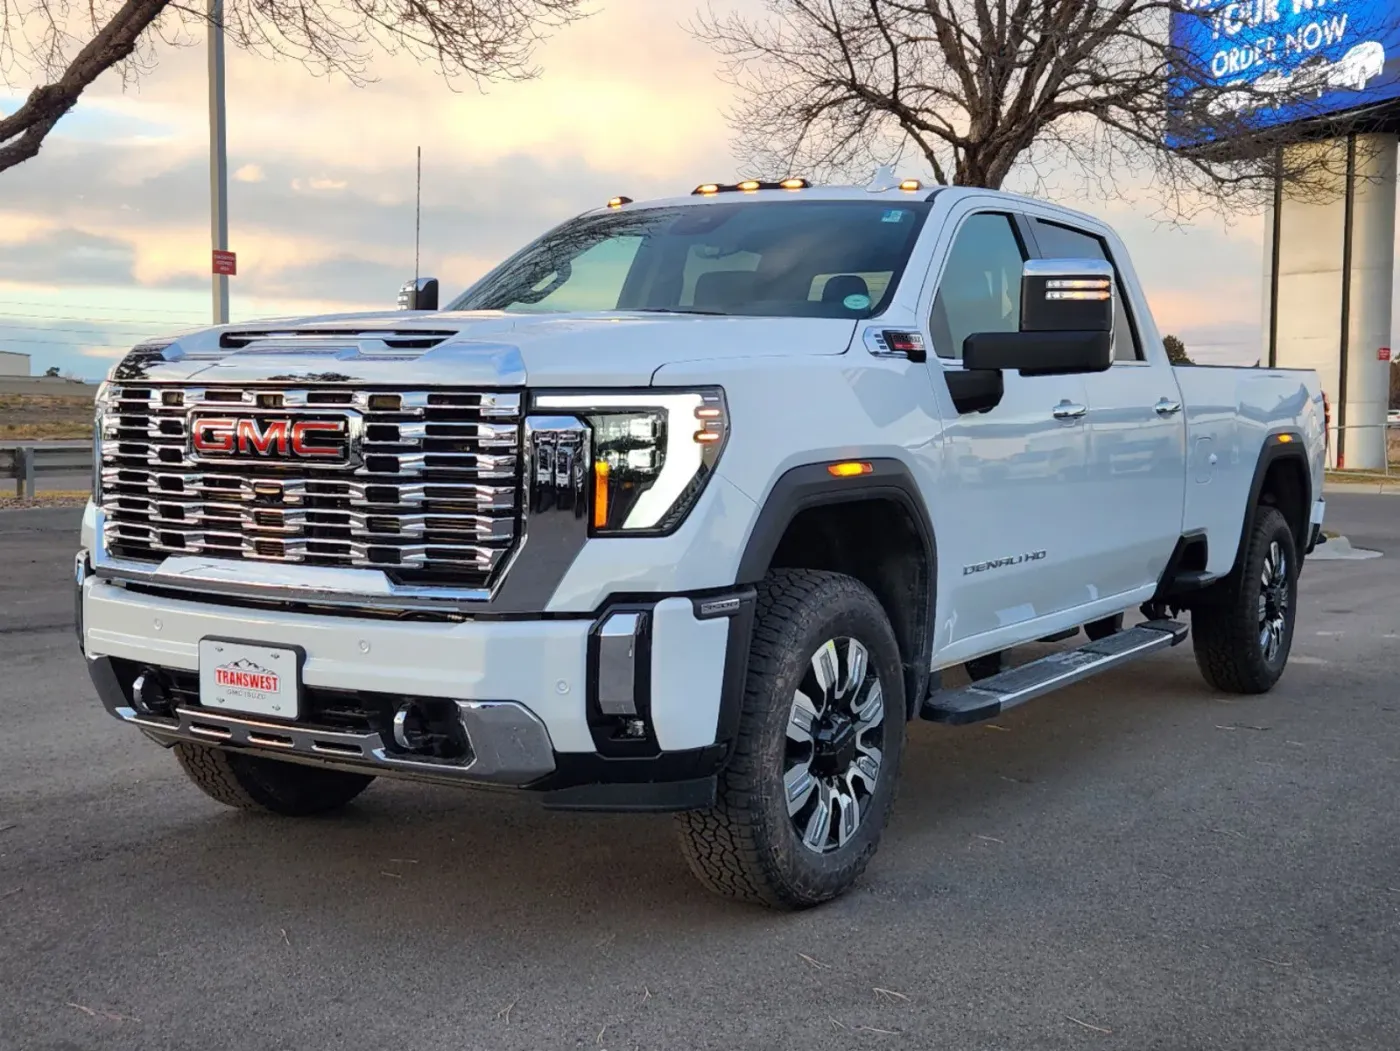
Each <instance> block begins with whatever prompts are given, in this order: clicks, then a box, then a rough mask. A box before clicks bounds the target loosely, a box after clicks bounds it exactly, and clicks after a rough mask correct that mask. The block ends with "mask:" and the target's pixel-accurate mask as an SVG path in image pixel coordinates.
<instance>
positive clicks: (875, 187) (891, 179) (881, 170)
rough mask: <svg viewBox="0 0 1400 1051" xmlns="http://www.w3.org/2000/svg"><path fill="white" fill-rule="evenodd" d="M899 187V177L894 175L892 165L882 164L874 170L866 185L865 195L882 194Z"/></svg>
mask: <svg viewBox="0 0 1400 1051" xmlns="http://www.w3.org/2000/svg"><path fill="white" fill-rule="evenodd" d="M898 185H899V176H898V175H896V174H895V173H894V165H893V164H882V165H880V167H878V168H876V169H875V174H874V176H872V177H871V179H870V182H868V183H866V186H865V192H866V193H883V192H884V191H885V190H893V189H894V188H895V187H897V186H898Z"/></svg>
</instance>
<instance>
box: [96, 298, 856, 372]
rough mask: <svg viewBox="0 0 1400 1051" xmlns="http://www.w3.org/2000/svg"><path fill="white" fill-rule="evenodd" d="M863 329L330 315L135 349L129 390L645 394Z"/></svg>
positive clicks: (844, 343) (204, 332)
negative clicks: (721, 365)
mask: <svg viewBox="0 0 1400 1051" xmlns="http://www.w3.org/2000/svg"><path fill="white" fill-rule="evenodd" d="M854 333H855V323H854V322H852V321H844V320H839V319H832V318H752V317H712V316H704V315H687V314H645V315H638V314H629V313H606V314H549V315H538V316H529V315H520V314H504V313H496V312H490V313H487V312H471V313H447V312H432V313H427V312H411V313H410V312H404V311H394V312H391V313H370V314H330V315H324V316H321V317H313V318H297V319H276V320H271V321H260V322H256V323H249V324H243V325H226V326H222V327H220V328H209V329H201V330H198V331H195V332H190V333H186V334H184V335H181V336H178V337H176V338H175V339H173V340H171V341H170V342H169V343H166V341H164V340H160V341H154V342H152V343H149V344H145V345H143V346H141V347H138V348H136V349H135V350H133V351H132V352H131V354H129V355H128V356H127V357H126V359H124V360H123V361H122V362H121V363H120V364H118V365H117V366H116V367H115V368H114V369H113V370H112V378H113V379H117V380H127V381H132V380H136V381H142V380H146V381H165V382H181V381H194V382H199V383H252V382H259V381H281V382H287V383H318V382H319V383H362V384H377V383H386V384H402V383H414V384H424V385H431V386H438V385H441V386H468V387H471V386H485V387H519V386H533V387H564V386H605V387H613V386H646V385H648V384H649V383H650V382H651V379H652V375H653V374H654V373H655V372H656V370H657V369H659V368H661V366H663V365H667V364H670V363H674V362H681V361H706V360H724V359H728V358H746V357H774V356H789V355H791V356H805V355H812V354H841V353H843V352H844V351H845V350H846V348H847V347H848V346H850V342H851V338H852V336H853V335H854Z"/></svg>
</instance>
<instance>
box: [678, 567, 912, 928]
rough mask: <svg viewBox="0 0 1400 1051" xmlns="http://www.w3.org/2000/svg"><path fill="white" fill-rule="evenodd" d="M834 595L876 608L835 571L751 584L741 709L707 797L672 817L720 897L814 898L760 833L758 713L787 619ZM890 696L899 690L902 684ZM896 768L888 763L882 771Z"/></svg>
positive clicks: (780, 901)
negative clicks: (711, 799) (724, 762)
mask: <svg viewBox="0 0 1400 1051" xmlns="http://www.w3.org/2000/svg"><path fill="white" fill-rule="evenodd" d="M842 597H845V598H848V599H854V600H856V601H859V602H862V603H873V604H874V606H875V608H876V609H878V610H879V611H880V615H881V616H883V615H884V611H883V609H882V608H881V607H880V606H879V602H878V600H877V599H876V598H875V596H874V595H873V594H872V593H871V592H870V590H869V589H868V588H866V586H865V585H864V584H862V583H860V582H859V581H857V580H855V579H854V578H852V577H848V576H845V575H843V574H840V573H832V572H827V571H824V570H812V569H777V570H773V571H771V572H770V573H769V575H768V576H767V577H766V578H765V579H764V581H763V582H762V583H761V584H760V585H759V586H758V597H757V604H756V609H755V618H754V629H753V635H752V642H751V645H750V650H749V667H748V678H747V681H746V683H745V690H744V707H743V712H744V714H743V716H742V717H741V719H740V724H739V729H738V732H737V735H736V740H735V743H734V750H733V753H732V754H731V756H730V759H729V765H728V766H727V767H726V769H725V772H724V773H723V774H722V775H721V777H720V784H719V790H718V793H717V797H716V802H715V805H714V806H713V807H711V808H708V809H706V810H695V811H688V812H686V813H682V814H678V815H677V817H676V821H677V826H678V830H679V832H680V836H679V838H680V842H681V850H682V853H683V854H684V856H685V859H686V861H687V863H688V864H689V866H690V869H691V871H692V872H693V873H694V874H695V876H696V878H698V879H699V880H700V882H701V883H702V884H704V885H705V886H706V887H707V888H709V889H710V890H711V891H713V892H715V893H717V894H720V895H722V896H724V897H727V898H731V899H735V900H739V901H745V902H750V903H753V904H760V905H767V906H770V907H774V908H783V909H791V908H800V907H804V906H807V905H811V904H815V903H816V901H815V900H814V899H813V896H812V895H810V894H807V893H803V892H800V891H797V890H796V889H795V888H791V887H789V886H788V882H787V880H786V879H785V878H784V877H783V875H782V874H781V873H780V872H779V870H778V867H777V865H776V864H775V853H774V851H775V848H776V846H777V845H776V844H772V843H768V842H765V841H764V839H765V838H766V837H763V836H762V831H763V825H762V823H761V822H760V821H759V820H757V818H756V816H755V809H756V807H757V801H756V799H755V795H756V794H757V792H758V791H759V783H758V782H759V777H760V776H761V773H762V771H761V754H762V750H763V745H762V734H763V731H764V726H763V720H762V719H761V718H760V717H759V716H760V715H761V714H762V713H761V708H762V706H763V705H764V703H765V702H766V699H767V698H768V697H769V696H770V695H771V684H772V681H773V679H774V678H776V677H777V675H778V674H780V669H781V665H782V663H783V661H784V659H785V657H786V656H787V653H786V651H785V649H784V647H785V645H786V644H787V643H788V641H789V636H790V635H791V634H792V630H793V628H792V625H794V624H796V623H798V622H799V621H800V619H801V618H802V616H803V615H804V612H805V611H810V610H812V609H813V608H814V606H816V604H817V603H818V602H819V601H820V602H823V603H830V602H831V601H832V600H833V599H839V598H842ZM898 696H899V697H902V696H903V691H902V690H900V691H899V692H898ZM894 700H895V695H894V694H893V693H891V692H888V691H887V693H886V719H892V718H900V717H901V713H900V710H899V705H897V704H895V703H893V701H894ZM896 772H897V771H896V770H895V769H891V770H890V775H891V776H893V775H894V774H895V773H896ZM890 802H891V803H892V802H893V793H891V799H890ZM886 813H888V811H886ZM877 844H878V838H877V839H875V840H872V841H871V842H870V843H869V844H868V845H867V846H866V847H865V849H864V850H863V851H862V852H861V854H860V855H859V857H858V858H857V859H856V861H855V863H854V876H853V878H857V877H859V875H860V874H861V872H863V871H864V869H865V867H866V865H867V864H868V863H869V861H870V858H871V857H872V856H873V855H874V853H875V849H876V846H877Z"/></svg>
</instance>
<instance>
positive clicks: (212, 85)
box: [208, 0, 228, 325]
mask: <svg viewBox="0 0 1400 1051" xmlns="http://www.w3.org/2000/svg"><path fill="white" fill-rule="evenodd" d="M208 3H209V232H210V235H211V237H212V240H213V245H212V248H213V252H227V251H228V135H227V129H226V125H225V119H224V3H223V0H208ZM213 252H211V253H210V258H211V266H212V259H213ZM214 324H216V325H227V324H228V274H227V273H215V274H214Z"/></svg>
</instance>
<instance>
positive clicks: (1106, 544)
mask: <svg viewBox="0 0 1400 1051" xmlns="http://www.w3.org/2000/svg"><path fill="white" fill-rule="evenodd" d="M1030 228H1031V236H1032V238H1033V240H1034V244H1035V250H1036V251H1037V253H1038V255H1039V256H1040V257H1041V258H1043V259H1103V260H1106V261H1107V262H1109V263H1112V264H1113V265H1114V269H1115V270H1118V267H1119V263H1118V261H1117V260H1115V259H1114V257H1113V253H1112V250H1111V249H1110V247H1109V244H1108V241H1107V239H1106V238H1104V237H1103V236H1101V235H1100V234H1097V233H1094V232H1092V231H1090V230H1087V229H1083V228H1078V227H1075V226H1072V225H1068V224H1066V223H1064V222H1061V221H1058V220H1054V221H1052V220H1050V219H1048V218H1042V217H1038V216H1037V217H1033V218H1032V219H1031V221H1030ZM1130 287H1133V283H1132V282H1129V281H1125V280H1124V279H1123V275H1122V273H1121V272H1119V273H1118V280H1117V288H1116V293H1117V296H1116V300H1117V316H1116V318H1115V320H1114V326H1113V328H1114V333H1113V347H1114V351H1113V366H1112V367H1111V368H1110V369H1109V370H1108V371H1107V372H1098V373H1089V374H1088V375H1085V376H1084V377H1082V378H1083V381H1084V386H1085V391H1086V394H1087V398H1088V405H1089V418H1088V424H1089V426H1088V440H1089V477H1088V480H1087V483H1086V486H1085V496H1086V498H1087V499H1088V500H1089V501H1090V502H1091V503H1092V505H1093V506H1094V508H1095V509H1096V510H1095V516H1096V519H1097V522H1098V526H1097V540H1096V543H1097V545H1098V550H1099V553H1100V554H1101V556H1102V557H1101V558H1098V559H1095V560H1094V561H1093V562H1092V563H1091V565H1090V567H1089V572H1088V574H1087V576H1086V580H1087V581H1088V582H1089V583H1090V584H1091V585H1092V587H1093V588H1094V589H1095V590H1096V591H1097V592H1098V594H1099V597H1100V598H1109V597H1110V596H1113V595H1120V594H1123V593H1125V592H1131V591H1135V590H1138V589H1141V588H1144V587H1147V586H1149V585H1155V584H1156V583H1157V579H1158V577H1159V576H1160V575H1161V573H1162V570H1163V569H1164V568H1165V565H1166V561H1167V559H1168V558H1169V557H1170V555H1171V552H1172V549H1173V548H1174V547H1175V546H1176V542H1177V539H1178V538H1179V537H1180V536H1181V520H1182V507H1183V505H1184V501H1185V484H1186V414H1185V412H1184V411H1183V408H1182V401H1181V392H1180V389H1179V388H1178V386H1177V383H1176V376H1175V374H1174V372H1173V370H1172V366H1171V364H1170V362H1169V361H1168V360H1167V356H1166V353H1165V351H1163V350H1162V348H1161V346H1160V345H1158V346H1156V347H1153V348H1151V350H1152V352H1151V353H1148V349H1149V348H1148V347H1147V346H1146V343H1145V340H1144V338H1143V334H1144V332H1145V331H1149V330H1152V326H1151V324H1150V319H1148V318H1146V317H1140V315H1139V311H1138V309H1137V306H1136V304H1134V303H1133V301H1132V297H1131V296H1130V295H1129V294H1128V289H1129V288H1130ZM1142 309H1143V310H1144V311H1145V309H1146V307H1145V304H1144V305H1143V308H1142ZM1152 337H1153V338H1154V339H1155V331H1152Z"/></svg>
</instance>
